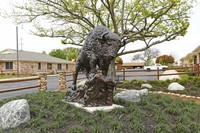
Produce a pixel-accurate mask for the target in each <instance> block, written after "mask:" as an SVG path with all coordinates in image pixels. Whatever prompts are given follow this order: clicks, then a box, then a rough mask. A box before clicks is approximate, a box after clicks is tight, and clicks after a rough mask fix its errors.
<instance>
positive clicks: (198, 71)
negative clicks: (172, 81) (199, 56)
mask: <svg viewBox="0 0 200 133" xmlns="http://www.w3.org/2000/svg"><path fill="white" fill-rule="evenodd" d="M197 76H198V77H199V64H197Z"/></svg>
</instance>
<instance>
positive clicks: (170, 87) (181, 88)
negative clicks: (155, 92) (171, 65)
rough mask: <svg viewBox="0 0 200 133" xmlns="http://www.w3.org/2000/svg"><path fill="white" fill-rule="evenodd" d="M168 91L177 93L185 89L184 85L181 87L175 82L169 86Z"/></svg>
mask: <svg viewBox="0 0 200 133" xmlns="http://www.w3.org/2000/svg"><path fill="white" fill-rule="evenodd" d="M167 89H168V90H171V91H177V90H184V89H185V87H184V86H182V85H180V84H179V83H177V82H173V83H171V84H170V85H169V86H168V88H167Z"/></svg>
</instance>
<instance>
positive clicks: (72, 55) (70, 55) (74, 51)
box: [64, 47, 80, 61]
mask: <svg viewBox="0 0 200 133" xmlns="http://www.w3.org/2000/svg"><path fill="white" fill-rule="evenodd" d="M79 50H80V49H79V48H73V47H68V48H66V49H64V51H65V53H66V57H67V60H69V61H72V59H76V58H77V56H78V51H79Z"/></svg>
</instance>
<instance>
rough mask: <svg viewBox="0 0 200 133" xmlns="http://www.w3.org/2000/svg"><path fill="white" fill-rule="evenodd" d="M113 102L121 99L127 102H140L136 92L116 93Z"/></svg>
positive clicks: (138, 94)
mask: <svg viewBox="0 0 200 133" xmlns="http://www.w3.org/2000/svg"><path fill="white" fill-rule="evenodd" d="M113 99H114V100H118V99H123V100H125V101H129V102H139V101H140V93H139V92H138V91H137V90H125V91H122V92H120V93H117V94H116V95H115V96H114V98H113Z"/></svg>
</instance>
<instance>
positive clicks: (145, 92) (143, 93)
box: [138, 89, 149, 96]
mask: <svg viewBox="0 0 200 133" xmlns="http://www.w3.org/2000/svg"><path fill="white" fill-rule="evenodd" d="M138 93H139V94H140V96H142V95H147V94H148V93H149V91H148V89H142V90H138Z"/></svg>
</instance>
